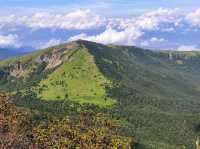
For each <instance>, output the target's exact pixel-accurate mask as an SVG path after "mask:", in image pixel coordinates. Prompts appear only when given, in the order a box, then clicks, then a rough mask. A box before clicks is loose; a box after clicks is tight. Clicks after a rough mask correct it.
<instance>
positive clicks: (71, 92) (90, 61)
mask: <svg viewBox="0 0 200 149" xmlns="http://www.w3.org/2000/svg"><path fill="white" fill-rule="evenodd" d="M111 86H112V83H111V81H109V80H108V79H107V78H106V77H105V76H104V75H103V74H102V73H101V72H100V71H99V68H98V67H97V65H96V64H95V60H94V57H93V56H92V55H91V54H90V53H89V52H88V50H87V49H84V48H80V49H77V50H76V51H75V52H74V54H73V56H72V58H71V60H70V61H69V62H66V63H63V64H62V65H61V66H60V67H59V68H57V69H56V70H55V71H54V72H52V73H51V74H50V75H48V77H47V78H46V79H43V80H42V81H41V82H40V83H39V91H38V94H39V97H40V98H41V99H45V100H57V99H70V100H74V101H77V102H80V103H90V104H96V105H100V106H111V105H113V104H115V103H116V101H115V100H113V99H111V98H110V97H108V96H107V93H106V87H107V88H108V87H111Z"/></svg>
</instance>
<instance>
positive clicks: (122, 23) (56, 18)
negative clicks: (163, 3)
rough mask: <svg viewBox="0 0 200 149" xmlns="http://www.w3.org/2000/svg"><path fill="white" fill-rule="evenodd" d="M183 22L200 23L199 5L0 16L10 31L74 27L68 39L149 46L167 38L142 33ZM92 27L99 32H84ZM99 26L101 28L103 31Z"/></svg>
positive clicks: (169, 29)
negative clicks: (113, 13)
mask: <svg viewBox="0 0 200 149" xmlns="http://www.w3.org/2000/svg"><path fill="white" fill-rule="evenodd" d="M185 23H187V25H191V26H200V9H197V10H196V11H194V12H192V13H189V14H188V13H186V12H184V11H182V10H180V9H178V8H175V9H165V8H159V9H157V10H155V11H151V12H147V13H145V14H142V15H140V16H135V17H129V18H106V17H103V16H100V15H98V14H96V13H95V12H92V11H91V10H89V9H86V10H76V11H72V12H68V13H55V14H54V13H49V12H37V13H35V14H31V15H22V16H18V15H13V14H12V15H9V16H0V29H2V28H5V27H7V28H8V29H9V31H10V30H11V29H12V28H17V27H19V26H20V27H21V26H23V27H26V28H27V27H28V28H29V29H31V31H34V30H35V29H53V30H56V29H63V30H67V31H72V30H73V31H74V30H75V31H76V32H72V35H71V34H70V35H71V36H72V37H69V39H68V40H69V41H71V40H77V39H85V40H90V41H95V42H100V43H105V44H108V43H115V44H126V45H135V44H136V43H139V44H140V45H142V46H150V45H153V44H159V43H164V42H165V41H166V40H165V39H164V38H158V37H152V38H151V39H148V40H147V38H149V36H148V37H147V38H143V39H144V40H146V41H144V40H142V37H144V36H145V35H147V34H148V32H155V31H156V32H157V33H161V32H162V33H163V32H168V33H171V32H173V31H174V32H175V31H176V29H177V28H179V27H182V25H184V24H185ZM93 29H97V30H98V29H99V30H98V33H96V32H89V33H90V34H86V31H88V30H90V31H92V30H93ZM102 29H104V30H103V31H102ZM2 30H3V29H2ZM99 31H101V32H99ZM74 33H76V34H74ZM8 34H9V33H8ZM151 36H152V35H151ZM151 36H150V37H151ZM153 36H156V35H153ZM61 38H62V37H61ZM67 38H68V37H67ZM15 40H16V39H15ZM62 40H63V39H62ZM60 41H61V40H58V39H52V40H50V41H48V42H47V43H43V46H42V47H43V48H44V47H48V46H52V45H55V44H59V43H60ZM138 41H139V42H138Z"/></svg>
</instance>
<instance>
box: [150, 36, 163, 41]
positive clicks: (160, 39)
mask: <svg viewBox="0 0 200 149" xmlns="http://www.w3.org/2000/svg"><path fill="white" fill-rule="evenodd" d="M150 41H151V42H164V41H165V39H164V38H157V37H152V38H151V39H150Z"/></svg>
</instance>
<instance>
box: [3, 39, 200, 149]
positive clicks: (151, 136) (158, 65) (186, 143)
mask: <svg viewBox="0 0 200 149" xmlns="http://www.w3.org/2000/svg"><path fill="white" fill-rule="evenodd" d="M5 53H6V52H5ZM16 54H18V53H16ZM5 55H6V54H5ZM7 55H9V52H8V53H7ZM0 90H1V91H6V92H11V93H12V94H14V93H16V96H15V97H14V100H12V101H14V102H15V104H16V105H18V106H20V107H25V108H28V109H31V110H33V111H39V112H41V113H42V114H36V115H34V116H31V117H30V118H32V119H31V125H34V126H35V125H38V123H39V124H41V123H42V124H44V123H47V124H45V127H39V128H42V129H43V128H44V130H45V129H48V128H51V126H48V123H49V121H50V122H51V120H50V118H52V117H53V118H55V119H56V120H60V119H64V118H66V117H67V118H69V119H70V120H71V121H73V122H74V123H75V124H77V122H80V119H81V120H82V122H87V121H88V119H90V118H87V119H86V118H85V115H86V114H85V113H90V112H88V111H92V113H93V114H97V115H101V114H99V113H104V114H106V115H108V117H109V120H107V119H106V120H105V119H102V118H99V117H96V118H94V117H93V118H92V120H93V121H92V124H91V122H88V123H86V124H85V123H83V124H84V126H87V127H86V128H85V127H84V128H83V127H81V126H82V125H83V124H82V123H81V124H80V125H78V126H77V125H76V127H78V129H80V130H81V132H84V133H86V134H84V135H86V136H84V137H83V138H81V137H80V136H79V135H78V136H79V137H77V138H79V139H80V138H81V139H83V140H84V139H86V138H94V139H92V141H88V142H87V141H83V142H80V141H77V140H76V141H75V145H74V144H73V147H75V146H76V145H77V144H82V145H83V144H84V143H91V144H92V143H93V144H95V145H94V146H98V145H97V144H98V142H101V143H102V142H103V143H104V144H107V146H108V145H111V146H112V147H113V144H115V145H116V144H118V143H114V142H115V141H113V142H112V140H114V139H115V137H113V136H112V135H110V137H108V136H106V137H105V139H104V138H103V137H100V138H103V140H104V141H102V139H100V141H98V140H97V139H96V135H97V134H105V133H103V131H102V130H99V129H98V127H96V125H95V131H97V132H99V133H96V134H95V135H93V134H92V137H88V136H87V135H91V133H92V132H93V130H88V128H90V126H91V125H93V123H94V122H95V121H97V120H99V119H100V121H102V122H105V123H106V124H105V125H103V124H98V125H97V126H108V127H109V130H112V129H114V130H116V129H115V128H116V125H115V126H112V129H111V128H110V127H111V125H110V120H113V119H114V120H115V122H118V123H119V122H120V123H121V124H123V127H122V128H120V129H117V132H116V133H118V134H120V135H121V136H125V137H128V138H129V139H130V138H132V136H133V138H134V139H133V140H134V141H137V142H139V146H140V148H142V149H150V148H151V149H157V148H159V149H178V148H187V149H190V148H191V149H192V148H193V147H194V143H195V141H196V138H197V136H198V135H200V115H199V113H200V100H199V97H200V52H176V51H164V52H159V51H157V52H155V51H150V50H145V49H141V48H137V47H134V46H117V45H103V44H99V43H94V42H89V41H84V40H78V41H74V42H70V43H67V44H61V45H58V46H54V47H50V48H47V49H44V50H40V51H37V52H34V53H31V54H28V55H25V56H20V57H17V58H11V59H9V60H5V61H1V62H0ZM83 111H86V112H85V113H84V112H83ZM39 112H38V113H39ZM79 114H80V115H81V116H80V115H79ZM93 114H92V115H93ZM44 115H47V116H44ZM58 124H59V123H56V125H55V126H56V128H55V130H57V129H58V130H59V128H57V127H61V126H63V125H61V124H59V125H58ZM62 124H63V123H62ZM117 126H118V125H117ZM0 128H1V125H0ZM67 128H68V127H66V128H65V129H64V130H66V129H67ZM69 128H70V129H69V130H70V131H71V129H72V128H71V127H69ZM105 128H107V127H105ZM44 130H43V131H40V132H41V133H42V132H45V134H46V135H42V137H44V136H45V139H44V140H46V139H47V138H46V136H49V135H47V134H48V132H46V130H45V131H44ZM98 130H99V131H98ZM106 130H107V129H106ZM62 131H63V129H62ZM95 131H94V132H95ZM50 132H51V135H52V137H53V136H54V137H56V139H55V140H57V141H59V140H58V139H59V137H61V138H62V139H64V140H62V141H61V140H60V142H66V140H65V137H64V136H65V135H66V134H69V132H67V133H64V132H62V133H61V134H57V132H56V131H55V132H52V131H50ZM50 132H49V133H50ZM78 132H79V131H78ZM104 132H105V131H104ZM59 133H60V131H59ZM106 133H107V132H106ZM0 134H1V131H0ZM76 135H77V132H76ZM76 135H72V136H76ZM33 136H34V135H33ZM100 136H101V135H100ZM114 136H115V135H114ZM136 138H139V139H136ZM81 139H80V140H81ZM72 140H73V139H72ZM72 140H70V141H71V142H73V141H74V140H73V141H72ZM118 140H120V138H119V139H118ZM123 140H127V139H124V138H121V141H120V142H121V143H122V144H120V143H119V144H118V145H119V146H123V144H124V142H127V141H123ZM70 141H69V142H68V143H70ZM42 143H44V142H43V141H41V144H42ZM76 143H77V144H76ZM134 143H135V142H134ZM39 144H40V143H39ZM49 144H51V143H49ZM59 145H60V144H58V146H59ZM58 146H57V147H58ZM119 146H114V148H118V147H119ZM126 146H129V147H130V146H131V144H130V143H128V145H127V144H126ZM48 147H49V146H42V148H48ZM73 147H72V148H73ZM82 147H83V146H81V147H80V146H79V148H82ZM61 148H62V147H61ZM83 148H84V147H83ZM86 148H87V147H86ZM89 148H92V147H91V146H90V147H89ZM119 148H125V149H126V148H128V147H119ZM130 148H131V147H130Z"/></svg>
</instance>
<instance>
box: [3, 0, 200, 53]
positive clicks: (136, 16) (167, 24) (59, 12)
mask: <svg viewBox="0 0 200 149" xmlns="http://www.w3.org/2000/svg"><path fill="white" fill-rule="evenodd" d="M199 38H200V1H199V0H173V1H172V0H171V1H169V0H139V1H138V0H101V1H100V0H73V1H72V0H0V48H2V47H3V48H15V49H17V50H20V49H26V48H27V50H32V49H39V48H45V47H47V46H51V45H54V44H59V43H61V42H68V41H71V40H76V39H85V40H91V41H96V42H101V43H105V44H108V43H114V44H123V45H136V46H140V47H145V48H151V49H159V50H160V49H161V50H166V49H167V50H169V49H170V50H171V49H172V50H199V49H200V43H199V41H198V39H199Z"/></svg>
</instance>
